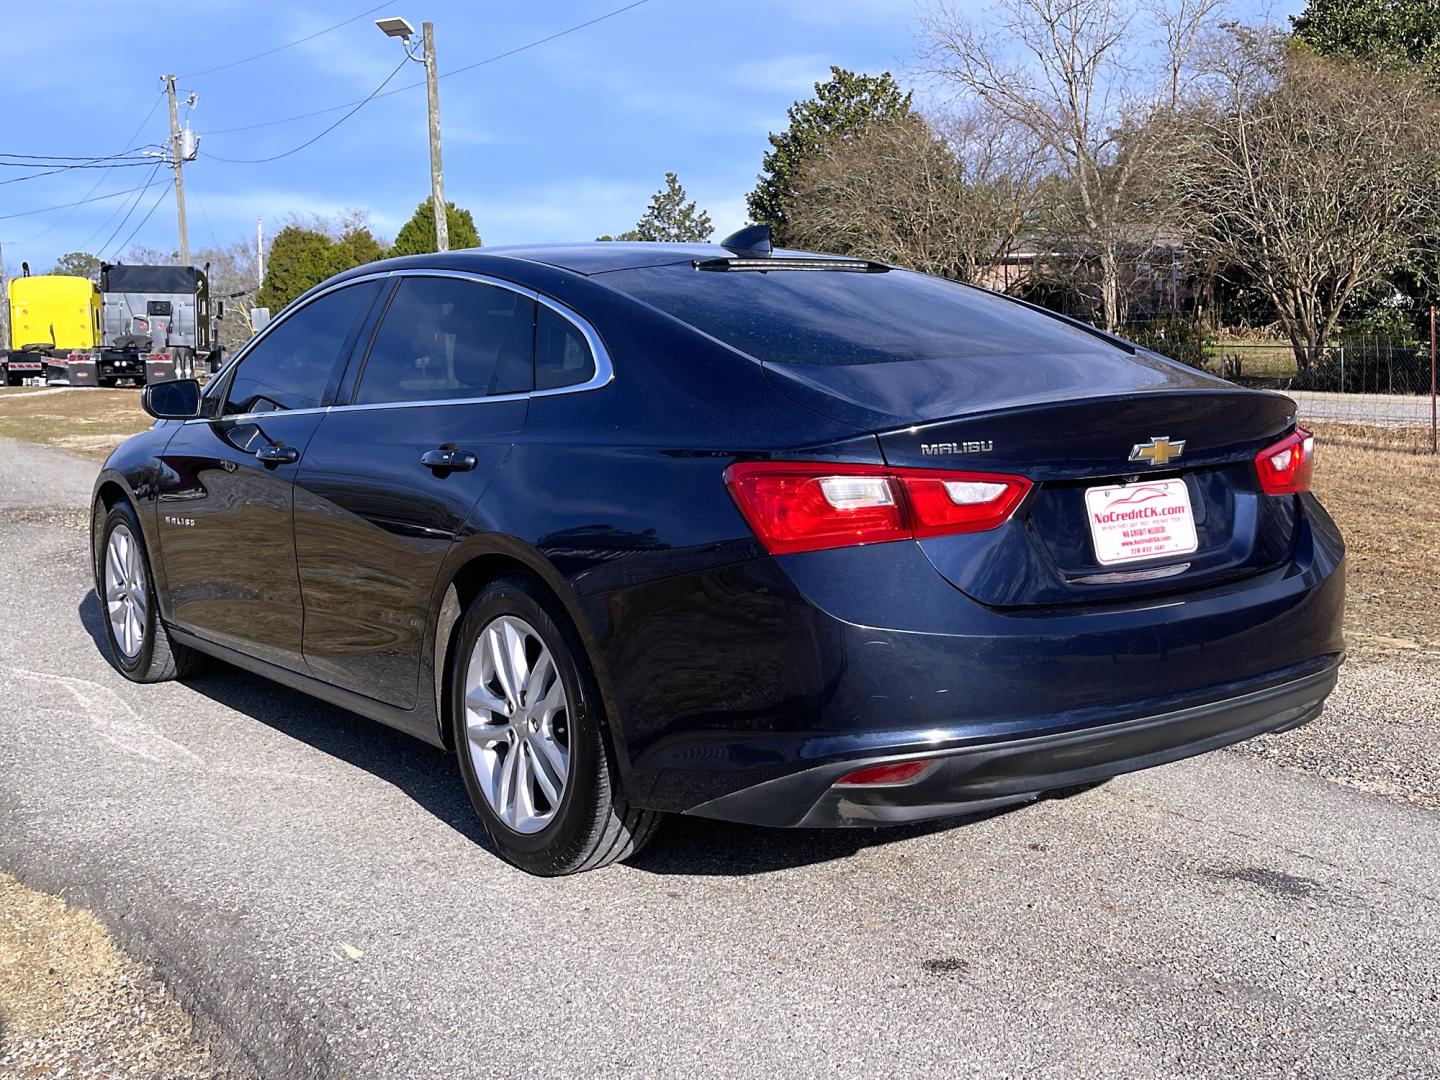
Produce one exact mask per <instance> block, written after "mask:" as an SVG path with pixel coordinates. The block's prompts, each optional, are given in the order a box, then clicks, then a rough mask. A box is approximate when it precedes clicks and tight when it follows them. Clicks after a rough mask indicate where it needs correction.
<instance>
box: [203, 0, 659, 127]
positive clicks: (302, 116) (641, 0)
mask: <svg viewBox="0 0 1440 1080" xmlns="http://www.w3.org/2000/svg"><path fill="white" fill-rule="evenodd" d="M649 2H650V0H633V2H632V3H629V4H626V5H625V6H623V7H618V8H616V9H615V10H613V11H607V12H605V14H603V15H597V16H595V18H593V19H586V20H585V21H584V22H582V23H576V24H575V25H574V26H569V27H566V28H565V29H564V30H558V31H556V32H555V33H553V34H550V35H548V36H546V37H543V38H537V39H536V40H535V41H531V42H528V43H526V44H524V45H518V46H516V47H515V48H513V49H507V50H506V51H505V52H502V53H496V54H495V55H494V56H487V57H486V58H485V59H484V60H477V61H475V62H474V63H473V64H466V65H465V66H464V67H458V68H455V69H454V70H453V71H446V72H443V73H442V74H441V75H440V78H442V79H448V78H449V77H450V76H451V75H459V74H462V73H463V72H466V71H473V70H474V69H475V68H478V67H484V66H485V65H486V64H493V63H495V62H496V61H497V60H504V59H505V58H506V57H508V56H514V55H515V54H516V53H522V52H525V51H527V50H529V49H533V48H536V47H537V46H540V45H544V44H546V43H547V42H551V41H554V40H555V39H556V38H562V37H565V36H566V35H567V34H573V33H575V32H576V31H577V30H584V29H585V28H586V27H587V26H594V25H595V24H596V23H599V22H604V21H605V20H606V19H613V18H614V17H615V16H616V15H623V14H624V13H625V12H627V11H630V10H632V9H634V8H637V7H640V6H641V5H642V4H648V3H649ZM424 85H425V82H424V80H423V79H422V80H420V81H419V82H413V83H406V84H405V85H404V86H397V87H395V89H393V90H387V91H386V92H385V93H383V94H376V95H374V96H375V97H391V96H393V95H395V94H401V93H404V92H405V91H406V90H414V89H415V88H416V87H419V86H424ZM367 100H368V99H367ZM355 104H357V102H354V101H347V102H345V103H344V104H342V105H331V106H329V107H328V108H324V109H315V110H314V111H312V112H306V113H297V114H296V115H294V116H285V117H281V118H280V119H278V120H262V121H261V122H259V123H258V124H242V125H241V126H239V127H232V128H219V129H218V130H215V131H210V132H208V133H207V134H210V135H230V134H233V133H234V132H237V131H254V130H255V129H256V128H263V127H274V126H275V125H276V124H289V123H293V122H294V121H296V120H308V119H310V118H311V117H313V116H324V115H325V114H326V113H333V112H339V111H340V110H341V109H348V108H350V106H352V105H355Z"/></svg>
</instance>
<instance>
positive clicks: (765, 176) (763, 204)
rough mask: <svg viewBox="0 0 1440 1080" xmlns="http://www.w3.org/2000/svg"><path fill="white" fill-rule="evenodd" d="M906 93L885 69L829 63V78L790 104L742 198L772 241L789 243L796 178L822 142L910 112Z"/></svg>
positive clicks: (781, 243)
mask: <svg viewBox="0 0 1440 1080" xmlns="http://www.w3.org/2000/svg"><path fill="white" fill-rule="evenodd" d="M910 112H911V109H910V95H909V93H906V92H904V91H902V90H901V89H900V86H899V84H898V83H896V82H895V80H894V78H892V77H891V75H890V73H889V72H888V71H885V72H882V73H881V74H879V75H860V74H856V73H855V72H853V71H846V70H845V69H844V68H840V67H833V66H832V67H831V68H830V78H829V79H828V80H827V81H826V82H823V83H816V84H815V96H814V97H812V98H807V99H806V100H804V101H797V102H795V104H793V105H791V106H790V110H789V113H788V116H789V118H790V125H789V127H787V128H786V129H785V130H784V131H782V132H779V133H775V132H771V134H770V150H769V151H767V152H766V154H765V157H764V159H763V161H762V163H761V165H762V172H761V173H760V176H759V178H758V181H757V183H756V185H755V190H754V191H752V192H751V193H750V195H749V197H748V198H747V199H746V202H747V204H748V206H749V208H750V216H751V218H753V219H754V220H755V221H757V222H760V223H762V224H768V225H769V226H770V227H771V230H772V233H773V236H774V240H775V244H776V245H777V246H779V247H785V246H791V245H792V244H793V242H794V240H793V237H792V236H791V235H790V230H789V222H790V204H791V201H792V200H793V199H794V197H795V187H796V180H797V179H798V178H799V176H800V175H801V173H802V172H803V170H804V169H805V167H806V166H807V164H808V163H809V162H811V161H812V160H814V159H815V158H816V157H817V156H818V155H819V154H820V153H821V150H822V148H823V147H824V146H825V144H826V143H827V142H831V141H833V140H835V139H837V138H842V137H844V135H845V134H847V133H854V132H858V131H860V130H861V129H862V128H864V127H865V125H867V124H869V123H870V122H872V121H875V120H895V119H900V118H902V117H905V116H908V115H910Z"/></svg>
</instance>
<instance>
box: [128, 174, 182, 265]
mask: <svg viewBox="0 0 1440 1080" xmlns="http://www.w3.org/2000/svg"><path fill="white" fill-rule="evenodd" d="M174 186H175V182H174V181H173V180H172V181H170V182H169V183H168V184H166V185H165V187H164V188H163V189H162V190H161V192H160V195H159V197H158V198H156V200H155V201H154V202H153V203H151V204H150V209H149V210H146V211H145V216H144V217H143V218H141V219H140V224H139V225H136V226H135V228H133V229H132V230H130V235H129V236H127V237H126V238H125V242H124V243H123V244H121V245H120V246H119V247H117V248H116V249H115V253H116V254H117V255H118V254H119V253H120V252H122V251H124V250H125V249H126V248H128V247H129V246H130V241H131V240H134V239H135V234H136V233H138V232H139V231H140V230H141V229H143V228H144V227H145V222H147V221H149V220H150V215H151V214H153V213H155V208H156V207H157V206H159V205H160V203H161V201H162V200H163V199H164V198H165V196H166V195H168V194H170V189H171V188H172V187H174Z"/></svg>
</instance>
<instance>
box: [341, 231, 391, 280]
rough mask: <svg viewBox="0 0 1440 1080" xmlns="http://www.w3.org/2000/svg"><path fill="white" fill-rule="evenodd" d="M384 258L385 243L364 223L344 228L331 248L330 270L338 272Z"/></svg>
mask: <svg viewBox="0 0 1440 1080" xmlns="http://www.w3.org/2000/svg"><path fill="white" fill-rule="evenodd" d="M383 258H385V245H383V244H382V243H380V241H379V240H377V239H375V234H374V233H372V232H371V231H370V230H369V229H368V228H367V227H365V226H364V225H355V226H352V227H350V228H349V229H347V230H345V232H344V233H343V234H342V235H341V237H340V239H339V240H337V241H335V243H334V245H333V246H332V248H331V257H330V272H331V273H332V274H338V273H340V272H341V271H342V270H350V269H353V268H354V267H357V266H364V265H365V264H366V263H372V262H375V261H377V260H379V259H383Z"/></svg>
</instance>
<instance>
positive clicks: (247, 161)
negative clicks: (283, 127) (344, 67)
mask: <svg viewBox="0 0 1440 1080" xmlns="http://www.w3.org/2000/svg"><path fill="white" fill-rule="evenodd" d="M409 59H410V58H409V57H408V56H407V57H405V59H404V60H401V61H400V63H398V64H396V65H395V70H394V71H392V72H390V74H389V75H386V76H385V80H384V82H382V83H381V84H380V85H379V86H377V87H376V88H375V89H374V90H372V91H370V95H369V97H366V98H365V99H364V100H362V101H359V102H356V104H355V107H354V108H353V109H351V110H350V111H349V112H347V113H346V114H345V115H344V116H342V117H340V119H339V120H336V121H335V123H333V124H331V125H330V126H329V127H327V128H326V129H325V130H324V131H322V132H320V133H319V134H318V135H315V136H313V137H312V138H309V139H306V140H305V141H304V142H303V143H301V144H300V145H299V146H296V147H294V148H292V149H290V150H286V151H284V152H283V153H280V154H273V155H271V156H270V157H263V158H225V157H219V156H217V155H215V154H209V153H207V154H206V155H205V156H206V157H207V158H213V159H214V160H215V161H224V162H227V163H229V164H231V165H258V164H260V163H262V162H266V161H279V160H280V159H281V158H283V157H289V156H290V155H291V154H298V153H299V152H300V151H301V150H304V149H305V148H306V147H307V146H309V145H310V144H311V143H315V142H319V141H320V140H321V139H323V138H324V137H325V136H326V135H329V134H330V132H332V131H334V130H335V129H336V128H337V127H339V126H340V125H341V124H343V123H344V122H345V121H346V120H349V119H350V117H352V116H354V115H355V114H356V113H357V112H359V111H360V110H361V109H363V108H364V107H365V106H366V105H368V104H369V103H370V102H371V101H372V100H374V98H375V95H377V94H379V93H380V91H381V90H384V89H385V86H386V84H387V83H389V81H390V80H391V79H393V78H394V77H395V76H396V75H398V74H400V69H401V68H403V67H404V66H405V65H406V63H407V62H408V61H409Z"/></svg>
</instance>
